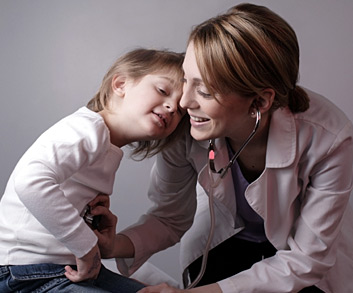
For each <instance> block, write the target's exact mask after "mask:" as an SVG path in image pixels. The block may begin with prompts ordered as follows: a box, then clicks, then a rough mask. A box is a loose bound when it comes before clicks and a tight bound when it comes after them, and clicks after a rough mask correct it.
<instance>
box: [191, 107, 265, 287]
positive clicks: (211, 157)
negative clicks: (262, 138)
mask: <svg viewBox="0 0 353 293" xmlns="http://www.w3.org/2000/svg"><path fill="white" fill-rule="evenodd" d="M260 122H261V112H260V110H259V109H258V108H257V107H256V121H255V125H254V129H253V130H252V132H251V133H250V135H249V136H248V138H247V139H246V140H245V141H244V142H243V144H242V145H241V146H240V148H239V149H238V151H237V152H236V153H235V154H234V155H233V157H232V158H231V159H230V160H229V162H228V164H227V165H226V166H224V167H223V168H221V169H219V170H218V171H217V170H216V168H215V164H214V159H215V152H214V139H210V141H209V146H208V174H209V179H210V183H211V184H210V188H209V193H208V203H209V208H210V217H211V220H210V222H211V226H210V232H209V235H208V239H207V243H206V246H205V251H204V253H203V258H202V264H201V269H200V272H199V274H198V276H197V277H196V279H195V280H194V281H193V282H192V283H191V284H190V285H189V286H188V287H187V288H186V289H191V288H194V287H195V286H196V285H197V283H198V282H200V280H201V278H202V276H203V275H204V273H205V270H206V265H207V258H208V252H209V250H210V246H211V241H212V238H213V234H214V229H215V215H214V207H213V190H214V189H215V188H216V187H217V186H218V185H219V184H220V182H221V180H222V179H223V178H224V177H225V176H226V175H227V173H228V170H229V169H230V168H231V167H232V165H233V164H234V162H235V161H236V159H237V158H238V157H239V155H240V153H241V152H242V150H243V149H244V148H245V147H246V146H247V144H248V143H249V142H250V140H251V139H252V138H253V137H254V135H255V134H256V132H257V130H258V128H259V125H260ZM214 174H218V175H219V176H218V178H217V179H216V180H215V179H214V176H213V175H214Z"/></svg>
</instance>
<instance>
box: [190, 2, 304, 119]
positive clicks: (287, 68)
mask: <svg viewBox="0 0 353 293" xmlns="http://www.w3.org/2000/svg"><path fill="white" fill-rule="evenodd" d="M189 42H192V43H193V45H194V49H195V55H196V60H197V64H198V67H199V69H200V73H201V76H202V79H203V81H204V82H205V85H206V87H207V88H208V89H209V90H210V92H211V93H212V94H215V93H218V94H226V93H229V92H237V93H238V94H240V95H242V96H245V97H253V96H255V95H259V94H260V93H261V91H262V90H263V89H265V88H272V89H273V90H274V91H275V93H276V95H275V99H274V103H273V106H272V110H275V109H277V108H279V107H286V106H288V107H289V108H290V110H291V111H292V112H293V113H296V112H304V111H305V110H307V109H308V108H309V97H308V95H307V94H306V92H305V91H304V90H303V89H302V88H300V87H299V86H297V80H298V72H299V45H298V41H297V37H296V34H295V32H294V30H293V29H292V28H291V26H290V25H289V24H288V23H287V22H286V21H285V20H284V19H283V18H281V17H280V16H279V15H277V14H276V13H274V12H273V11H271V10H270V9H268V8H266V7H264V6H258V5H254V4H247V3H244V4H240V5H237V6H234V7H232V8H231V9H229V10H228V11H227V13H225V14H222V15H219V16H217V17H215V18H211V19H209V20H207V21H205V22H204V23H201V24H200V25H198V26H196V27H195V28H194V29H193V31H192V33H191V35H190V37H189Z"/></svg>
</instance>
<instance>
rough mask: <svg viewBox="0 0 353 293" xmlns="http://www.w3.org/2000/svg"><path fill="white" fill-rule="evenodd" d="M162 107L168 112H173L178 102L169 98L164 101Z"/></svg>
mask: <svg viewBox="0 0 353 293" xmlns="http://www.w3.org/2000/svg"><path fill="white" fill-rule="evenodd" d="M164 107H165V108H166V109H167V110H168V112H169V113H170V114H173V113H174V112H175V111H176V109H177V107H178V103H177V102H176V101H174V100H169V101H166V102H165V103H164Z"/></svg>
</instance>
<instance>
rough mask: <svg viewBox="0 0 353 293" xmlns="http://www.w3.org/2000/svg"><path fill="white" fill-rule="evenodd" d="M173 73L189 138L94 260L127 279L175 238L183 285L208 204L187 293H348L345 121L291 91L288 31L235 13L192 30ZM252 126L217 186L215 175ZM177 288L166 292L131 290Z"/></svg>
mask: <svg viewBox="0 0 353 293" xmlns="http://www.w3.org/2000/svg"><path fill="white" fill-rule="evenodd" d="M183 67H184V72H185V77H184V79H185V81H184V82H185V83H184V93H183V96H182V99H181V102H180V103H181V106H182V107H184V108H186V109H187V111H188V114H189V115H190V118H191V119H190V123H191V128H190V134H191V136H190V135H189V134H185V138H184V139H183V140H180V141H179V142H177V143H176V144H174V145H173V147H171V148H170V149H168V150H166V151H164V152H162V153H160V154H158V157H157V160H156V163H155V165H154V167H153V170H152V176H151V178H152V180H151V185H150V190H149V197H150V199H151V200H152V201H153V202H154V204H155V205H154V207H153V208H152V209H151V210H150V211H149V212H148V213H147V214H146V215H144V216H142V217H141V219H140V220H139V222H138V223H137V224H135V225H134V226H133V227H131V228H128V229H126V230H125V231H123V232H121V233H120V234H117V235H116V237H115V242H114V243H110V242H109V241H108V239H107V238H104V237H103V236H102V237H101V242H102V245H103V246H104V247H105V249H102V251H101V252H102V254H104V255H105V256H106V257H116V258H117V262H118V265H119V268H120V270H121V271H124V272H125V273H126V274H131V273H132V272H134V271H135V270H136V269H137V268H138V267H139V266H140V265H141V264H142V263H143V262H144V261H146V260H147V259H148V258H149V257H150V256H151V255H152V254H154V253H156V252H158V251H160V250H163V249H165V248H167V247H169V246H172V245H174V244H175V243H177V242H178V241H180V239H181V237H182V236H183V238H182V239H181V257H182V259H181V262H182V266H183V269H185V272H186V273H185V276H188V277H189V278H190V280H191V281H192V280H194V279H196V277H197V275H198V272H199V270H200V267H201V262H202V258H201V257H202V255H203V250H204V247H205V245H206V242H207V239H208V233H209V230H210V216H209V212H208V209H209V206H208V204H207V203H208V200H207V196H206V195H209V196H212V198H214V208H215V211H214V212H215V219H216V222H215V230H214V235H213V238H212V242H211V245H210V248H211V251H210V253H209V256H208V262H207V268H206V272H205V274H204V276H203V278H202V279H201V281H200V282H199V283H198V286H199V287H196V288H194V289H190V290H188V292H203V293H205V292H298V291H301V290H302V291H301V292H321V290H322V291H324V292H351V291H352V290H353V280H352V277H351V276H352V275H353V251H352V249H351V248H352V247H353V228H352V224H351V223H352V222H353V214H352V209H351V207H350V206H349V203H348V201H349V196H350V192H351V190H352V163H353V157H352V156H353V142H352V137H353V131H352V123H351V122H350V121H349V120H348V119H347V117H346V116H345V115H344V114H343V113H342V111H341V110H339V109H338V108H337V107H336V106H335V105H333V104H332V103H331V102H329V101H328V100H327V99H325V98H324V97H322V96H320V95H318V94H316V93H314V92H311V91H309V90H306V89H303V88H301V87H299V86H298V85H297V78H298V69H299V48H298V42H297V38H296V35H295V33H294V31H293V29H292V28H291V27H290V26H289V25H288V24H287V23H286V21H284V20H283V19H282V18H281V17H279V16H278V15H276V14H275V13H273V12H272V11H271V10H269V9H267V8H265V7H262V6H256V5H251V4H241V5H238V6H235V7H233V8H232V9H230V10H229V11H228V12H227V13H226V14H224V15H220V16H218V17H215V18H213V19H210V20H208V21H206V22H204V23H202V24H200V25H199V26H197V27H196V28H194V30H193V32H192V33H191V36H190V39H189V43H188V47H187V51H186V56H185V60H184V65H183ZM256 120H259V121H260V124H259V125H258V126H256V127H254V125H255V121H256ZM255 129H257V130H256V133H255V135H254V136H253V138H252V139H250V141H249V142H248V144H247V145H246V147H245V148H244V149H243V150H242V152H241V153H240V155H239V157H238V158H237V159H236V160H235V161H234V164H231V163H230V164H229V165H230V166H231V167H230V169H229V170H228V172H227V173H226V174H225V175H224V176H223V179H221V180H220V181H219V182H217V176H218V175H217V174H214V172H216V171H217V170H219V169H221V168H222V167H224V166H226V165H227V164H228V162H229V160H230V158H232V156H233V154H234V153H235V152H236V151H237V150H239V149H241V148H242V146H243V144H244V141H247V139H248V137H249V134H250V133H252V132H253V131H254V130H255ZM209 139H215V140H214V143H213V145H214V151H213V150H211V151H210V152H208V145H209V143H208V140H209ZM208 156H209V158H210V161H211V164H209V166H207V163H208V162H207V161H208ZM213 156H214V158H213ZM213 161H214V162H213ZM212 162H213V163H212ZM213 165H214V166H213ZM210 169H211V170H210ZM197 183H199V185H200V186H201V187H202V188H201V190H202V192H201V193H199V195H198V198H196V194H197V191H196V184H197ZM205 194H206V195H205ZM185 233H186V234H185ZM184 234H185V235H184ZM104 241H107V242H106V243H105V242H104ZM124 257H133V258H134V259H133V262H132V263H131V262H130V263H129V264H128V262H125V261H124V259H123V258H124ZM179 291H182V290H178V289H173V288H170V287H168V286H167V285H165V284H164V285H159V286H153V287H148V288H144V289H142V290H141V291H140V292H179Z"/></svg>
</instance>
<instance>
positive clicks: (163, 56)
mask: <svg viewBox="0 0 353 293" xmlns="http://www.w3.org/2000/svg"><path fill="white" fill-rule="evenodd" d="M183 60H184V53H175V52H171V51H168V50H154V49H145V48H139V49H135V50H132V51H130V52H128V53H126V54H124V55H123V56H121V57H120V58H118V59H117V60H116V61H115V63H114V64H113V65H112V66H111V67H110V69H109V70H108V72H107V73H106V75H105V76H104V78H103V81H102V84H101V86H100V88H99V90H98V92H97V93H96V94H95V96H94V97H93V98H92V99H91V100H90V101H89V102H88V104H87V108H89V109H90V110H92V111H94V112H99V111H102V110H103V109H105V108H106V107H107V105H108V102H109V99H110V97H111V94H112V81H113V78H114V76H116V75H120V76H124V77H126V78H128V79H130V80H131V81H133V82H136V83H138V82H139V81H140V80H141V79H142V78H143V77H144V76H146V75H148V74H155V73H157V72H158V73H162V72H174V73H175V80H176V81H177V82H179V81H180V87H182V78H183V75H184V73H183V70H182V64H183ZM185 120H186V118H185V117H183V119H182V121H181V122H180V123H179V125H178V127H177V128H176V130H174V132H173V133H172V134H171V135H169V136H168V137H167V138H165V139H162V140H151V141H138V142H135V143H132V144H131V145H130V146H131V147H132V149H133V150H132V157H134V158H136V159H137V158H138V157H139V158H140V159H141V160H142V159H144V158H146V157H151V156H153V155H155V154H156V153H157V152H159V151H161V150H162V149H164V148H165V147H167V146H168V145H169V144H170V143H171V142H173V141H174V140H175V139H177V138H178V137H179V135H180V133H181V132H182V131H184V126H183V125H185V124H186V122H185Z"/></svg>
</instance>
